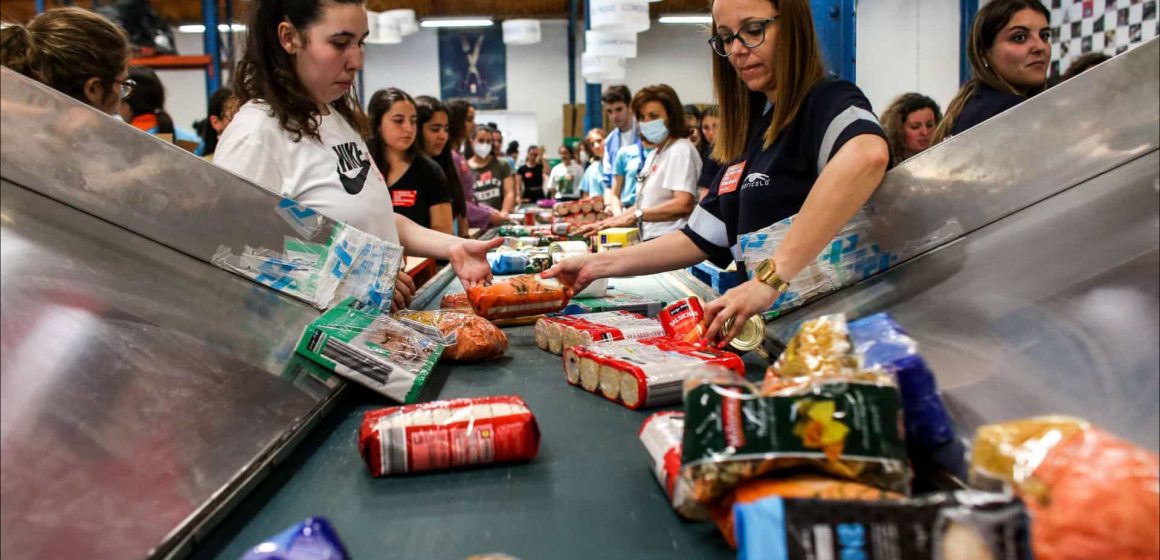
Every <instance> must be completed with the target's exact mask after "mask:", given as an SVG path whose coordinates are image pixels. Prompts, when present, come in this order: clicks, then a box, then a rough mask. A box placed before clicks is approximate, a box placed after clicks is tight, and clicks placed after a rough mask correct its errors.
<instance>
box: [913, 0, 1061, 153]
mask: <svg viewBox="0 0 1160 560" xmlns="http://www.w3.org/2000/svg"><path fill="white" fill-rule="evenodd" d="M967 56H968V58H970V60H971V71H972V72H973V73H974V76H975V77H974V78H972V79H971V80H970V81H968V82H967V83H965V84H963V87H962V88H960V89H959V93H958V94H956V95H955V98H954V99H952V100H951V103H950V105H948V106H947V114H946V116H945V117H944V118H943V121H942V123H941V124H940V125H939V127H938V129H936V130H935V133H934V139H933V141H932V143H931V145H934V144H937V143H939V142H942V141H943V140H945V139H946V138H948V137H950V136H954V135H956V134H959V133H961V132H964V131H966V130H967V129H969V128H971V127H973V126H975V125H977V124H979V123H981V122H983V121H985V120H987V119H989V118H991V117H993V116H995V115H998V114H999V113H1002V112H1003V111H1006V110H1007V109H1010V108H1012V107H1014V106H1016V105H1018V104H1020V103H1022V102H1023V101H1024V100H1026V99H1027V98H1028V97H1031V96H1033V95H1035V94H1037V93H1039V92H1040V91H1043V87H1044V85H1045V84H1046V83H1047V65H1048V64H1049V63H1050V62H1051V12H1048V11H1047V8H1046V7H1044V6H1043V4H1041V3H1040V2H1039V1H1038V0H992V1H991V2H990V3H988V4H987V5H986V6H984V7H983V9H981V10H979V15H977V16H975V23H974V24H973V25H972V26H971V38H970V41H969V43H968V46H967Z"/></svg>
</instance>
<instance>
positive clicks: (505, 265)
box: [487, 251, 531, 276]
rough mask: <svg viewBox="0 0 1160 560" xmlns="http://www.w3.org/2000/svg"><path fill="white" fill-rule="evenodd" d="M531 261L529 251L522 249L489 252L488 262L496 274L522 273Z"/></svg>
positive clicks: (492, 271)
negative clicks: (525, 251)
mask: <svg viewBox="0 0 1160 560" xmlns="http://www.w3.org/2000/svg"><path fill="white" fill-rule="evenodd" d="M530 262H531V260H530V258H529V257H528V255H527V253H523V252H520V251H492V252H490V253H488V254H487V264H489V265H491V273H492V274H496V275H505V276H506V275H510V274H522V273H523V272H524V269H525V268H527V267H528V264H529V263H530Z"/></svg>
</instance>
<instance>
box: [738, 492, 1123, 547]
mask: <svg viewBox="0 0 1160 560" xmlns="http://www.w3.org/2000/svg"><path fill="white" fill-rule="evenodd" d="M733 517H734V520H735V533H736V538H737V548H738V558H745V559H748V560H816V559H819V558H843V559H845V558H859V559H864V560H920V559H921V560H929V559H935V560H1032V558H1033V556H1032V551H1031V547H1029V546H1028V540H1029V538H1030V535H1029V534H1030V533H1034V532H1035V530H1034V528H1033V527H1032V526H1030V524H1029V523H1028V519H1027V510H1026V509H1025V508H1024V506H1023V503H1022V502H1020V500H1019V498H1017V497H1015V496H1012V495H1010V494H991V493H986V492H979V491H975V490H961V491H956V492H943V493H937V494H929V495H925V496H922V497H920V498H915V499H906V500H844V499H840V500H830V499H821V500H818V499H808V498H807V499H803V498H783V497H778V496H773V497H767V498H762V499H759V500H756V501H754V502H751V503H737V504H735V505H734V506H733ZM1034 558H1035V560H1041V559H1040V557H1039V555H1038V554H1035V555H1034ZM1087 558H1125V557H1124V556H1090V557H1087Z"/></svg>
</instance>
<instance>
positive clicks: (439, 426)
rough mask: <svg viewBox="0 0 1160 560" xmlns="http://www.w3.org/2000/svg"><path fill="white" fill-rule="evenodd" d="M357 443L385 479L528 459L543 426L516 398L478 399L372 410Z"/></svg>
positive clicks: (372, 468) (374, 470) (374, 471)
mask: <svg viewBox="0 0 1160 560" xmlns="http://www.w3.org/2000/svg"><path fill="white" fill-rule="evenodd" d="M358 441H359V450H360V452H361V453H362V456H363V460H365V461H366V464H367V468H368V469H370V473H371V475H372V476H375V477H382V476H391V475H400V474H407V473H414V472H423V471H434V470H444V469H453V468H459V467H468V466H475V465H490V464H497V463H519V462H525V461H530V460H532V459H534V458H535V457H536V452H537V451H538V450H539V447H540V428H539V426H538V425H537V424H536V417H535V416H534V415H532V411H531V410H530V409H529V408H528V405H527V404H525V403H524V400H523V399H521V398H520V397H518V396H497V397H476V398H468V399H454V400H448V401H435V402H429V403H423V404H417V405H408V406H396V407H391V408H384V409H380V410H372V411H369V412H367V413H366V414H364V415H363V421H362V426H361V427H360V428H359V436H358Z"/></svg>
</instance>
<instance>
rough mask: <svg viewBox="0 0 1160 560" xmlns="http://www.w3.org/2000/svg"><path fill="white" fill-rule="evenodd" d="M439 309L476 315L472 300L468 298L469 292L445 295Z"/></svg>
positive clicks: (440, 301)
mask: <svg viewBox="0 0 1160 560" xmlns="http://www.w3.org/2000/svg"><path fill="white" fill-rule="evenodd" d="M439 309H443V310H446V311H458V312H460V313H471V314H473V315H474V314H475V308H474V307H472V306H471V299H470V298H468V297H467V292H456V293H454V294H446V295H444V296H443V299H441V300H439Z"/></svg>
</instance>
